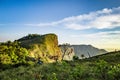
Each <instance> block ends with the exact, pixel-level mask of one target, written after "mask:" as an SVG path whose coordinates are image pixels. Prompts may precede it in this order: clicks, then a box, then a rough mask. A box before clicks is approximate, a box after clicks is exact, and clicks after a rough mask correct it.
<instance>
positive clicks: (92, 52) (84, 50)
mask: <svg viewBox="0 0 120 80" xmlns="http://www.w3.org/2000/svg"><path fill="white" fill-rule="evenodd" d="M71 46H72V47H73V48H74V52H75V55H76V56H78V57H79V58H81V56H82V54H83V55H84V57H92V56H96V55H100V54H104V53H107V51H106V50H104V49H98V48H95V47H93V46H92V45H71Z"/></svg>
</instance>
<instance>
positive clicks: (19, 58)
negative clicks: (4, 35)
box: [0, 41, 28, 69]
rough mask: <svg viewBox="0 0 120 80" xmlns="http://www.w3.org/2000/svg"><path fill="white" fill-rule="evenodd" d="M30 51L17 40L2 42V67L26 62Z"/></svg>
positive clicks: (0, 48) (0, 57)
mask: <svg viewBox="0 0 120 80" xmlns="http://www.w3.org/2000/svg"><path fill="white" fill-rule="evenodd" d="M27 56H28V51H27V50H26V49H25V48H23V47H20V45H19V43H18V42H17V41H15V42H11V41H8V42H6V43H1V44H0V67H1V69H2V68H6V67H9V66H10V65H11V66H12V65H17V64H24V63H26V57H27Z"/></svg>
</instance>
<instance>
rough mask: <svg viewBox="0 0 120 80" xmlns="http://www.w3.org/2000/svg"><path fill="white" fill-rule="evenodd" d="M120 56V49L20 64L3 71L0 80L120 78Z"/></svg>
mask: <svg viewBox="0 0 120 80" xmlns="http://www.w3.org/2000/svg"><path fill="white" fill-rule="evenodd" d="M119 56H120V51H118V52H111V53H108V54H104V55H99V56H95V57H92V58H89V59H82V60H74V61H61V62H59V63H58V62H57V63H49V64H48V63H47V64H46V63H45V64H42V65H38V64H36V65H33V66H28V67H25V66H19V67H18V68H14V69H8V70H5V71H1V73H0V80H120V76H119V74H120V63H119V62H120V57H119ZM111 63H114V64H111Z"/></svg>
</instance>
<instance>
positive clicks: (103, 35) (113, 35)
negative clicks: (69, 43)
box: [71, 31, 120, 40]
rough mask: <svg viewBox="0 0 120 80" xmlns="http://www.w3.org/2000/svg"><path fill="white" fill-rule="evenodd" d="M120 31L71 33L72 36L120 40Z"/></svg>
mask: <svg viewBox="0 0 120 80" xmlns="http://www.w3.org/2000/svg"><path fill="white" fill-rule="evenodd" d="M119 36H120V31H107V32H98V33H93V34H80V35H71V37H73V38H75V37H85V38H88V39H89V38H91V39H98V38H99V39H108V40H109V39H110V38H111V39H114V40H115V39H119V40H120V37H119Z"/></svg>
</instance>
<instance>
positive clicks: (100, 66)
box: [94, 60, 109, 80]
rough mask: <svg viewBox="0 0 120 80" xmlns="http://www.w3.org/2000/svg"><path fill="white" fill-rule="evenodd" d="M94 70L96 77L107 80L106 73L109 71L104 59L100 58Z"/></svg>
mask: <svg viewBox="0 0 120 80" xmlns="http://www.w3.org/2000/svg"><path fill="white" fill-rule="evenodd" d="M94 71H95V72H96V77H98V78H99V79H102V80H108V74H107V72H108V71H109V65H108V63H107V62H106V61H104V60H100V61H98V62H97V63H96V66H95V68H94Z"/></svg>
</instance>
